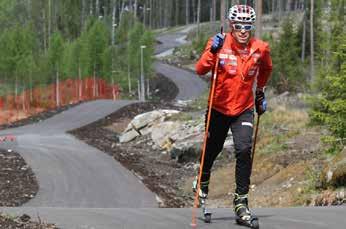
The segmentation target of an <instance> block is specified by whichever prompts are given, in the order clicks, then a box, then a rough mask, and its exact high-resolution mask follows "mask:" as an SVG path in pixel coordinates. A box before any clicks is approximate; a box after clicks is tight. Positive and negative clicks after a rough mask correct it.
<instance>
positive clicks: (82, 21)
mask: <svg viewBox="0 0 346 229" xmlns="http://www.w3.org/2000/svg"><path fill="white" fill-rule="evenodd" d="M84 11H85V0H82V12H81V22H80V24H81V28H80V31H83V28H84V20H85V19H84Z"/></svg>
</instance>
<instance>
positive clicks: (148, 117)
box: [119, 110, 180, 143]
mask: <svg viewBox="0 0 346 229" xmlns="http://www.w3.org/2000/svg"><path fill="white" fill-rule="evenodd" d="M179 112H180V111H177V110H154V111H150V112H146V113H143V114H140V115H137V116H136V117H135V118H134V119H133V120H132V121H131V122H130V123H129V124H128V126H127V128H126V129H125V130H124V132H123V133H122V134H121V135H120V137H119V141H120V142H121V143H124V142H129V141H132V140H133V139H135V138H136V137H138V136H140V135H147V134H149V133H151V132H152V130H151V128H152V126H153V125H154V124H157V123H161V122H163V121H164V120H165V119H166V118H167V117H170V116H172V115H173V114H177V113H179Z"/></svg>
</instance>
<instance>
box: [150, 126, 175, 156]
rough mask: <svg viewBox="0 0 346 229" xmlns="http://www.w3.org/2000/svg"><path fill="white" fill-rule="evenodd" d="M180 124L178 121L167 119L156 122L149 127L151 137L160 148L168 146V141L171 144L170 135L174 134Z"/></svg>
mask: <svg viewBox="0 0 346 229" xmlns="http://www.w3.org/2000/svg"><path fill="white" fill-rule="evenodd" d="M180 126H181V123H180V122H172V121H168V122H163V123H158V124H156V125H154V126H153V127H152V128H151V130H152V132H151V139H152V141H153V142H154V143H155V144H156V145H157V146H159V147H161V148H162V149H165V148H170V147H169V146H168V145H167V144H168V142H170V143H171V144H172V143H173V142H172V139H171V138H170V136H171V135H173V134H175V133H176V132H177V131H178V130H179V129H180Z"/></svg>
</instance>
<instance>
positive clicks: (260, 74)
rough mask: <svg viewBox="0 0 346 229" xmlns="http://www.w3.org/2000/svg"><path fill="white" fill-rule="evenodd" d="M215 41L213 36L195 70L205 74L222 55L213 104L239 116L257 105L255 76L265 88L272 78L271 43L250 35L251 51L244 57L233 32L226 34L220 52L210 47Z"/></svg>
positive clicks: (258, 82) (224, 111)
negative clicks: (215, 51)
mask: <svg viewBox="0 0 346 229" xmlns="http://www.w3.org/2000/svg"><path fill="white" fill-rule="evenodd" d="M212 43H213V39H212V38H211V39H209V41H208V43H207V46H206V48H205V50H204V53H203V54H202V56H201V58H200V59H199V60H198V62H197V64H196V72H197V74H198V75H204V74H206V73H207V72H209V71H211V70H213V69H214V66H215V62H216V59H217V55H219V66H218V72H217V81H216V87H215V94H214V100H213V108H214V109H215V110H217V111H219V112H221V113H223V114H225V115H229V116H237V115H239V114H241V113H242V112H243V111H245V110H247V109H250V108H253V106H254V95H253V85H254V82H255V79H256V78H257V88H263V87H264V86H265V85H266V83H267V81H268V79H269V76H270V74H271V71H272V60H271V57H270V49H269V45H268V44H267V43H266V42H264V41H261V40H258V39H255V38H251V39H250V41H249V44H248V46H247V50H248V53H249V54H248V55H246V56H245V57H244V55H243V58H242V57H241V55H240V53H239V51H238V50H240V46H239V45H238V44H237V43H236V41H235V40H234V38H233V37H232V35H231V34H230V33H228V34H226V37H225V40H224V44H223V47H222V48H221V49H220V50H219V52H218V54H213V53H211V52H210V51H209V50H210V47H211V45H212Z"/></svg>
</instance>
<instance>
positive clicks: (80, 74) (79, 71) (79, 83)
mask: <svg viewBox="0 0 346 229" xmlns="http://www.w3.org/2000/svg"><path fill="white" fill-rule="evenodd" d="M82 96H83V95H82V69H81V67H80V64H78V100H79V101H81V100H82Z"/></svg>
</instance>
